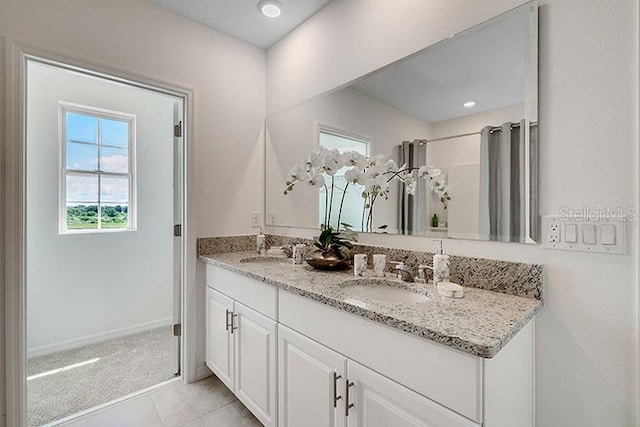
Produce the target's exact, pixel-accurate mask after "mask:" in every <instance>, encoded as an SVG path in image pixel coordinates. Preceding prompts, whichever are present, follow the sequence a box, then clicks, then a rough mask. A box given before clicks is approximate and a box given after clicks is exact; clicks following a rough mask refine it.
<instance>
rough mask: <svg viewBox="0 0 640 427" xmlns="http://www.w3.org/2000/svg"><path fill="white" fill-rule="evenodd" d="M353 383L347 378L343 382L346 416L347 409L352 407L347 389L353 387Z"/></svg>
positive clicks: (347, 414) (347, 413)
mask: <svg viewBox="0 0 640 427" xmlns="http://www.w3.org/2000/svg"><path fill="white" fill-rule="evenodd" d="M353 385H354V384H353V383H352V382H350V381H349V380H347V381H346V382H345V387H344V398H345V401H344V416H345V417H348V416H349V409H351V408H353V406H354V405H353V403H349V389H350V388H351V387H353Z"/></svg>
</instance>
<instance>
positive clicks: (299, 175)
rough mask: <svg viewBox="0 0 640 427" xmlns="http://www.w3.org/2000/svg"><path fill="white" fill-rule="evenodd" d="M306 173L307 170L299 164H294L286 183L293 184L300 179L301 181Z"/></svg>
mask: <svg viewBox="0 0 640 427" xmlns="http://www.w3.org/2000/svg"><path fill="white" fill-rule="evenodd" d="M305 175H306V172H305V170H304V168H302V167H301V166H299V165H296V166H294V167H293V168H291V170H290V171H289V173H288V174H287V182H286V185H293V184H295V183H297V182H298V181H301V180H302V179H303V178H304V176H305Z"/></svg>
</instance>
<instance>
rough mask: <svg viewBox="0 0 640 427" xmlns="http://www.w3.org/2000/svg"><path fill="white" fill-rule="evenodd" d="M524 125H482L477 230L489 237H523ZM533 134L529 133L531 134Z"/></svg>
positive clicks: (524, 213) (508, 239) (519, 238)
mask: <svg viewBox="0 0 640 427" xmlns="http://www.w3.org/2000/svg"><path fill="white" fill-rule="evenodd" d="M523 126H526V124H525V121H524V120H523V121H522V122H520V123H504V124H503V125H502V126H500V127H498V128H496V127H491V126H487V127H485V128H483V129H482V132H481V142H480V199H479V200H480V206H479V211H478V228H479V229H478V234H479V235H481V236H488V239H489V240H499V241H515V242H518V241H524V240H525V233H526V229H525V221H526V201H525V197H527V192H526V191H525V159H526V157H525V135H524V132H521V129H524V127H523ZM532 136H533V135H532Z"/></svg>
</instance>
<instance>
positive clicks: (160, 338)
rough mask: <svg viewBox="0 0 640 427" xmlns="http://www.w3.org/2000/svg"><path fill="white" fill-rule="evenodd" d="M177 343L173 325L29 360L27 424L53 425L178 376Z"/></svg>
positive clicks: (30, 426)
mask: <svg viewBox="0 0 640 427" xmlns="http://www.w3.org/2000/svg"><path fill="white" fill-rule="evenodd" d="M176 345H177V344H176V338H175V337H174V336H173V335H172V330H171V327H169V326H167V327H163V328H158V329H154V330H151V331H146V332H141V333H138V334H135V335H129V336H127V337H122V338H114V339H110V340H107V341H104V342H101V343H98V344H92V345H89V346H86V347H80V348H77V349H74V350H68V351H62V352H59V353H55V354H50V355H47V356H41V357H35V358H33V359H30V360H28V361H27V378H28V381H27V425H28V426H29V427H35V426H40V425H43V424H47V423H50V422H52V421H54V420H58V419H60V418H64V417H66V416H68V415H71V414H74V413H76V412H80V411H82V410H85V409H89V408H92V407H94V406H97V405H100V404H102V403H105V402H109V401H111V400H114V399H117V398H119V397H122V396H125V395H127V394H129V393H132V392H135V391H139V390H142V389H144V388H147V387H150V386H152V385H155V384H159V383H161V382H163V381H167V380H169V379H171V378H174V374H175V373H176V366H177V362H176V360H175V353H176V352H175V349H174V347H175V346H176ZM29 377H32V378H30V379H29Z"/></svg>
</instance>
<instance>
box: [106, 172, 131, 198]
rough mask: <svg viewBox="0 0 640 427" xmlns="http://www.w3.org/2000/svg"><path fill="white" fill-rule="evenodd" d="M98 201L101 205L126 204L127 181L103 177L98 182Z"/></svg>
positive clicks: (127, 196) (125, 179)
mask: <svg viewBox="0 0 640 427" xmlns="http://www.w3.org/2000/svg"><path fill="white" fill-rule="evenodd" d="M100 200H101V201H102V202H103V203H114V204H116V203H128V202H129V179H128V178H107V177H104V176H103V177H102V178H101V180H100Z"/></svg>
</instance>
